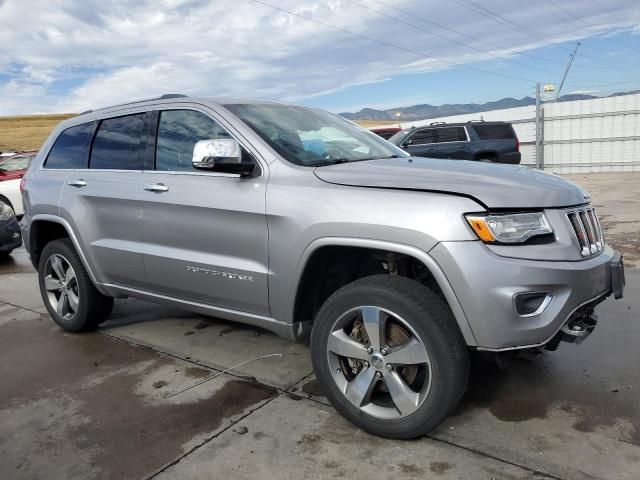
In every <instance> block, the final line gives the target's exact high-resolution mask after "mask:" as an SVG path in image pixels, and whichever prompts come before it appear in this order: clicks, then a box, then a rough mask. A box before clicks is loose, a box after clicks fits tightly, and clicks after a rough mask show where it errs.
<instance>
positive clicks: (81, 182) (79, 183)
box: [67, 178, 87, 188]
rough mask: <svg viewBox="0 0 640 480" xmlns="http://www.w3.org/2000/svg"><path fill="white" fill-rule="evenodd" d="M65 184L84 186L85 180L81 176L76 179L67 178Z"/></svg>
mask: <svg viewBox="0 0 640 480" xmlns="http://www.w3.org/2000/svg"><path fill="white" fill-rule="evenodd" d="M67 185H71V186H72V187H78V188H80V187H86V186H87V182H85V181H84V180H82V179H81V178H79V179H78V180H69V181H68V182H67Z"/></svg>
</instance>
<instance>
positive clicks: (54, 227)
mask: <svg viewBox="0 0 640 480" xmlns="http://www.w3.org/2000/svg"><path fill="white" fill-rule="evenodd" d="M65 237H67V238H69V239H71V242H72V243H73V246H74V248H75V249H76V252H78V256H79V257H80V260H81V261H82V265H83V266H84V268H85V270H86V271H87V273H88V274H89V278H91V281H92V282H93V283H94V284H95V285H96V288H99V286H98V281H97V279H96V277H95V275H94V272H93V269H92V268H91V265H90V264H89V262H88V261H87V258H86V256H85V254H84V251H83V250H82V248H81V247H80V243H79V242H78V239H77V237H76V235H75V233H74V232H73V229H72V228H71V225H69V222H67V221H66V220H65V219H64V218H61V217H58V216H56V215H49V214H38V215H34V216H33V217H32V218H31V220H30V222H29V255H30V256H31V262H32V263H33V265H34V267H35V268H36V269H37V268H38V263H39V261H40V254H41V253H42V249H43V248H44V246H45V245H46V244H47V243H49V242H51V241H53V240H57V239H59V238H65Z"/></svg>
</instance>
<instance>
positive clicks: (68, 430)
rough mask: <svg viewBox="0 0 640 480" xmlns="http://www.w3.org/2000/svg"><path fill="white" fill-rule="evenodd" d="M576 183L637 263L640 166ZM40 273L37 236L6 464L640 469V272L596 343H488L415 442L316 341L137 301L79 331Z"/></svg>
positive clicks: (5, 408)
mask: <svg viewBox="0 0 640 480" xmlns="http://www.w3.org/2000/svg"><path fill="white" fill-rule="evenodd" d="M572 180H574V181H576V182H578V183H580V184H582V185H583V186H584V187H586V188H587V190H589V191H591V193H592V195H593V199H594V204H595V205H596V206H597V207H598V210H599V213H600V215H601V217H602V219H603V224H604V227H605V231H606V238H607V240H608V241H609V242H610V243H611V244H614V245H615V246H616V247H617V248H619V249H621V250H623V251H624V252H625V258H626V259H627V264H628V265H629V264H631V263H635V264H636V266H640V250H639V246H640V241H639V239H638V236H639V231H640V228H639V219H640V216H639V215H638V213H637V212H638V211H639V208H638V207H639V206H640V188H639V186H640V175H638V174H635V175H627V174H625V175H618V174H599V175H591V176H576V177H572ZM36 283H37V282H36V276H35V273H34V271H33V268H32V267H31V265H30V264H29V262H28V259H27V256H26V253H25V252H24V251H23V250H21V251H17V252H15V253H14V255H13V256H12V257H11V259H9V260H8V261H6V262H4V263H0V379H1V380H2V383H1V387H0V432H1V434H0V459H2V460H1V461H0V478H2V479H14V478H15V479H18V478H19V479H33V478H47V479H70V478H74V479H75V478H77V479H92V478H117V479H124V478H156V477H158V478H163V479H175V478H180V479H217V478H232V479H238V478H240V479H242V478H278V479H300V478H354V479H359V478H362V479H364V478H367V479H370V478H391V477H393V478H397V479H405V478H438V479H440V478H442V479H460V478H463V479H470V478H473V479H494V478H495V479H543V478H550V479H567V478H570V479H593V478H601V479H629V480H631V479H633V480H637V479H638V478H640V370H639V369H638V364H639V363H638V362H639V359H640V342H639V341H638V338H640V319H639V318H638V317H639V314H638V312H640V269H634V268H629V269H628V270H627V289H626V292H625V298H624V299H622V300H619V301H613V300H612V299H610V300H607V301H606V302H605V303H604V304H602V305H601V306H600V307H599V313H600V324H599V326H598V328H597V329H596V332H595V333H594V334H593V335H592V336H591V337H590V338H589V339H588V340H587V341H586V342H585V343H583V344H582V345H580V346H575V345H568V344H563V345H561V347H560V349H559V350H558V351H556V352H547V353H544V354H543V355H541V356H539V357H538V358H536V359H535V360H534V361H528V360H524V359H519V360H517V361H515V363H514V364H513V365H512V366H511V367H510V368H509V369H507V370H498V369H497V368H495V367H494V366H493V364H492V363H490V362H489V361H488V360H487V359H486V358H484V357H481V356H476V357H474V367H473V373H472V378H471V385H470V388H469V390H468V392H467V394H466V395H465V397H464V399H463V401H462V404H461V405H460V407H459V408H458V410H457V411H456V412H454V414H453V415H452V416H451V417H450V418H449V419H447V420H446V421H445V422H444V423H443V424H442V425H441V426H440V427H439V428H438V429H437V430H436V431H434V432H433V433H432V434H430V435H429V436H428V437H424V438H421V439H418V440H415V441H405V442H400V441H390V440H384V439H380V438H376V437H372V436H369V435H367V434H365V433H363V432H362V431H359V430H357V429H356V428H354V427H352V426H351V425H350V424H349V423H347V422H346V421H345V420H343V419H342V418H341V417H340V416H339V415H338V414H337V413H336V412H335V411H334V410H333V409H332V408H331V407H330V406H329V405H328V404H327V402H326V399H325V398H324V397H323V396H322V390H321V388H320V386H319V385H318V384H317V383H316V382H315V381H314V379H313V375H312V370H311V365H310V361H309V355H308V349H307V347H305V346H303V345H299V344H293V343H290V342H287V341H285V340H282V339H280V338H277V337H275V336H273V335H271V334H270V333H268V332H265V331H262V330H258V329H255V328H249V327H246V326H242V325H237V324H232V323H229V322H224V321H221V320H216V319H212V318H208V317H203V316H199V315H194V314H190V313H186V312H183V311H181V310H177V309H169V308H165V307H160V306H155V305H152V304H148V303H145V302H140V301H136V300H130V299H127V300H118V301H117V302H116V307H115V310H114V315H113V317H112V319H111V320H109V321H108V322H107V323H105V324H104V325H103V326H102V327H101V328H100V330H99V331H98V332H95V333H87V334H79V335H72V334H67V333H64V332H62V331H61V330H60V329H59V328H57V327H56V325H55V324H54V323H53V322H52V321H51V320H50V319H49V318H48V316H47V315H46V314H45V310H44V307H43V305H42V301H41V299H40V295H39V293H38V291H37V284H36ZM274 353H278V354H283V355H284V357H282V358H280V357H274V356H271V357H267V358H262V359H260V360H256V361H254V362H251V363H248V364H245V365H242V366H239V367H236V368H233V367H234V366H237V365H238V364H240V363H242V362H245V361H247V360H251V359H253V358H256V357H260V356H264V355H269V354H274ZM229 368H232V369H231V370H230V371H228V372H227V373H221V372H223V371H225V370H227V369H229ZM210 375H217V376H216V377H215V378H214V379H212V380H211V381H209V382H206V383H204V384H202V385H200V386H197V387H195V388H192V389H190V390H187V391H185V392H183V393H179V394H177V395H174V396H169V395H170V394H171V393H175V392H178V391H179V390H181V389H183V388H186V387H188V386H191V385H193V384H194V383H196V382H198V381H199V380H202V379H204V378H206V377H208V376H210Z"/></svg>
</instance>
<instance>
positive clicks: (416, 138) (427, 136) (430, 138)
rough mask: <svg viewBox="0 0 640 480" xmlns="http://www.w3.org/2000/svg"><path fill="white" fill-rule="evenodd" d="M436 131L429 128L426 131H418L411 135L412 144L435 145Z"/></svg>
mask: <svg viewBox="0 0 640 480" xmlns="http://www.w3.org/2000/svg"><path fill="white" fill-rule="evenodd" d="M435 141H436V131H435V130H434V129H433V128H427V129H425V130H418V131H417V132H416V133H414V134H413V135H411V143H413V144H414V145H419V144H421V143H435Z"/></svg>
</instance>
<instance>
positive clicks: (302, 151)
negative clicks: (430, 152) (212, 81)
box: [225, 104, 408, 167]
mask: <svg viewBox="0 0 640 480" xmlns="http://www.w3.org/2000/svg"><path fill="white" fill-rule="evenodd" d="M225 108H227V109H228V110H230V111H231V112H232V113H233V114H235V115H236V116H237V117H239V118H240V120H242V121H243V122H244V123H246V124H247V125H248V126H249V127H251V129H252V130H254V131H255V132H256V133H257V134H258V135H260V137H262V139H263V140H265V141H266V142H267V143H268V144H269V145H270V146H271V147H272V148H273V149H274V150H275V151H276V152H278V153H279V154H280V155H281V156H282V157H284V158H285V159H286V160H288V161H290V162H291V163H295V164H296V165H303V166H306V167H314V166H320V165H330V164H334V163H342V162H358V161H363V160H374V159H378V158H389V157H405V156H408V154H406V153H405V152H404V151H402V150H400V149H399V148H397V147H395V146H393V145H391V144H390V143H388V142H387V141H385V140H383V139H382V138H380V137H378V136H377V135H376V134H374V133H371V132H369V131H367V130H362V129H360V128H359V127H357V126H355V125H353V124H352V123H351V122H349V121H347V120H345V119H343V118H341V117H339V116H337V115H333V114H331V113H328V112H324V111H322V110H315V109H311V108H304V107H296V106H289V105H277V104H234V105H225Z"/></svg>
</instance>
